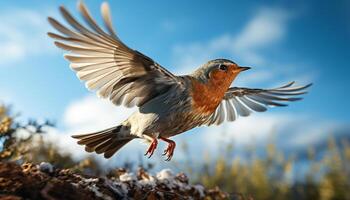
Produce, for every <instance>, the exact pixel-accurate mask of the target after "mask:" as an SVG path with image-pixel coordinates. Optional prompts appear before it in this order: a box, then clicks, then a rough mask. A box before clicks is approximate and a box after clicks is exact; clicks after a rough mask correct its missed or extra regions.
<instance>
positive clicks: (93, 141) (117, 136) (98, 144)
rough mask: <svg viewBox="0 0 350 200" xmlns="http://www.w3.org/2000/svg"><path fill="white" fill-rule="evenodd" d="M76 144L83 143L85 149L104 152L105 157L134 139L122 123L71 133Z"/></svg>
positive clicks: (98, 152) (108, 156) (99, 152)
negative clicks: (99, 129) (86, 131)
mask: <svg viewBox="0 0 350 200" xmlns="http://www.w3.org/2000/svg"><path fill="white" fill-rule="evenodd" d="M72 137H73V138H75V139H78V144H80V145H85V151H87V152H94V151H95V152H96V153H97V154H101V153H104V157H105V158H110V157H111V156H113V155H114V154H115V153H116V152H117V151H118V150H119V149H120V148H122V147H123V146H124V145H125V144H127V143H128V142H130V141H131V140H132V139H134V137H133V136H131V135H130V131H129V129H128V128H127V127H126V128H125V127H124V126H122V125H119V126H116V127H113V128H109V129H105V130H102V131H99V132H95V133H89V134H81V135H72Z"/></svg>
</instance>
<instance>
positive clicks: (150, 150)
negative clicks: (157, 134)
mask: <svg viewBox="0 0 350 200" xmlns="http://www.w3.org/2000/svg"><path fill="white" fill-rule="evenodd" d="M157 145H158V141H157V138H152V143H151V144H150V145H149V147H148V149H147V151H146V153H145V156H147V155H148V154H149V156H148V158H150V157H151V156H152V155H153V153H154V151H155V150H156V148H157Z"/></svg>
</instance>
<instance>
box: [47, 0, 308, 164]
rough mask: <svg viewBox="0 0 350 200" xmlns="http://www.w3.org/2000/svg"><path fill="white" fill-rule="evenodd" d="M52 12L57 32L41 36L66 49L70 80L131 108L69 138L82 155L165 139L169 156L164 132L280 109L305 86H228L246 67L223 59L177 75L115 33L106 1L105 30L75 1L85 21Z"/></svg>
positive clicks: (171, 133) (153, 147)
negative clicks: (101, 126) (103, 125)
mask: <svg viewBox="0 0 350 200" xmlns="http://www.w3.org/2000/svg"><path fill="white" fill-rule="evenodd" d="M59 10H60V13H61V15H62V16H63V18H64V19H65V21H66V22H67V25H63V24H62V23H60V22H59V21H57V20H56V19H54V18H52V17H48V21H49V23H50V24H51V26H52V27H53V28H55V29H56V30H57V31H58V32H59V33H53V32H48V36H49V37H51V38H52V39H53V40H54V44H55V45H56V46H57V47H58V48H61V49H63V50H66V51H68V52H69V53H68V54H66V55H65V56H64V57H65V59H67V60H68V61H69V62H70V68H71V69H72V70H73V71H74V72H76V75H77V77H78V78H79V79H80V80H81V81H82V82H84V83H85V86H86V88H87V89H88V90H90V91H94V92H96V94H97V96H98V97H100V98H104V99H109V100H110V102H111V103H113V104H114V105H117V106H120V105H123V106H126V107H134V106H136V107H137V108H138V109H137V110H136V111H135V112H134V113H132V114H131V115H130V116H129V117H128V118H127V119H126V120H124V121H122V122H121V123H119V124H118V125H116V126H113V127H111V128H107V129H105V130H101V131H98V132H93V133H88V134H78V135H72V137H73V138H75V139H77V143H78V144H79V145H84V146H85V150H86V151H87V152H96V153H97V154H103V155H104V157H105V158H110V157H112V156H113V155H114V154H115V153H116V152H117V151H118V150H119V149H121V148H122V147H123V146H124V145H126V144H127V143H129V142H130V141H132V140H134V139H136V138H140V139H143V140H144V141H146V142H147V143H149V147H148V148H147V150H146V153H145V156H148V158H150V157H151V156H152V155H153V154H154V152H155V150H156V148H157V145H158V140H161V141H163V142H166V143H167V147H166V149H165V150H164V153H163V156H166V157H165V160H167V161H170V160H171V159H172V157H173V155H174V150H175V147H176V143H175V142H174V141H173V140H171V139H170V138H171V137H173V136H175V135H178V134H181V133H184V132H186V131H188V130H190V129H193V128H196V127H198V126H205V125H206V126H211V125H220V124H222V123H223V122H226V121H227V122H232V121H235V120H236V119H237V118H238V117H239V116H242V117H247V116H249V115H250V114H251V113H253V112H264V111H266V110H267V109H268V108H269V107H283V106H287V102H292V101H297V100H301V99H302V98H301V97H300V95H303V94H305V93H307V90H306V89H307V88H309V87H310V86H311V85H312V84H307V85H302V86H295V82H294V81H293V82H289V83H288V84H285V85H283V86H280V87H276V88H272V89H257V88H244V87H231V85H232V83H233V81H234V80H235V78H236V77H237V76H238V75H239V74H240V73H241V72H244V71H246V70H249V69H250V67H245V66H240V65H238V64H236V63H235V62H233V61H232V60H229V59H214V60H210V61H208V62H207V63H205V64H203V65H201V66H200V67H199V68H198V69H197V70H195V71H194V72H193V73H191V74H188V75H182V76H177V75H175V74H173V73H171V72H170V71H168V70H167V69H166V68H164V67H162V66H161V65H160V64H158V63H157V62H155V61H154V60H153V59H151V58H150V57H148V56H146V55H144V54H143V53H141V52H139V51H137V50H134V49H131V48H130V47H129V46H127V45H126V44H125V43H124V42H123V41H122V40H121V39H120V38H119V37H118V35H117V33H116V31H115V30H114V28H113V25H112V18H111V14H110V7H109V5H108V3H106V2H103V3H102V4H101V15H102V18H103V22H104V25H105V26H104V28H102V27H101V26H99V25H98V24H97V22H96V21H95V20H94V18H93V17H92V15H91V14H90V12H89V10H88V8H87V6H86V5H85V4H84V3H83V2H82V1H79V2H78V10H79V11H80V13H81V15H82V18H83V19H84V21H85V24H82V23H80V22H79V21H77V20H76V19H75V18H74V17H73V15H71V14H70V12H69V11H68V10H67V9H66V8H65V7H64V6H60V8H59ZM68 25H69V26H68Z"/></svg>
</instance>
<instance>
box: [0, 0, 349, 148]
mask: <svg viewBox="0 0 350 200" xmlns="http://www.w3.org/2000/svg"><path fill="white" fill-rule="evenodd" d="M101 2H102V1H91V0H90V1H85V3H87V5H88V7H89V8H90V11H91V13H92V14H93V16H95V18H97V19H98V21H100V19H101V18H100V13H99V9H100V8H99V7H100V4H101ZM59 5H65V6H66V7H67V8H68V9H69V10H70V11H72V13H73V14H74V15H75V16H78V13H77V10H76V2H75V1H68V0H67V1H39V0H37V1H34V0H33V1H22V2H20V1H16V2H14V1H12V2H11V1H1V2H0V24H1V26H0V55H1V56H0V77H1V78H0V100H2V101H3V102H5V103H7V104H13V105H14V109H15V111H20V112H21V113H22V115H21V119H22V120H25V119H27V118H29V117H31V118H39V119H51V120H54V121H56V122H57V128H58V130H59V131H58V132H69V133H71V132H75V131H77V130H95V129H98V128H105V127H107V126H111V125H113V124H118V123H119V122H120V121H121V120H122V119H123V118H125V117H126V113H130V112H131V111H129V110H126V109H124V108H117V107H113V106H111V105H109V103H108V102H105V101H100V100H98V99H97V98H95V97H94V95H93V93H92V92H88V91H87V90H86V89H85V88H84V86H83V84H81V83H80V82H79V80H78V79H77V78H76V77H75V74H74V73H73V72H72V71H71V70H70V69H69V67H68V62H67V61H65V60H64V59H63V56H62V54H63V53H64V52H63V51H61V50H59V49H57V48H56V47H55V46H54V45H53V44H52V41H51V40H50V39H49V38H48V37H47V36H46V32H47V31H52V29H51V28H50V27H49V25H48V23H47V21H46V17H47V16H53V17H55V18H58V19H61V18H60V16H59V12H58V6H59ZM110 6H111V10H112V15H113V22H114V26H115V27H116V30H117V32H118V34H119V35H120V38H121V39H122V40H124V41H125V43H126V44H128V45H129V46H130V47H132V48H134V49H137V50H139V51H141V52H143V53H144V54H146V55H148V56H149V57H151V58H153V59H154V60H156V61H157V62H158V63H160V64H162V65H163V66H165V67H167V68H168V69H170V71H172V72H174V73H187V72H191V71H192V70H194V69H195V68H196V67H197V66H198V65H200V64H202V63H205V62H206V61H207V60H209V59H214V58H218V57H225V58H228V59H231V60H234V61H235V62H237V63H238V64H241V65H243V66H252V68H253V69H252V70H250V71H248V72H245V73H244V74H243V73H242V74H241V76H240V77H239V78H238V79H237V81H236V82H235V83H234V85H236V86H251V87H271V86H277V85H279V84H283V83H286V82H288V81H292V80H295V81H297V82H299V83H300V84H305V83H309V82H313V83H314V85H313V86H312V88H310V93H309V94H307V95H305V99H304V100H303V101H300V102H297V103H293V104H292V105H291V106H289V107H287V108H273V109H271V110H269V111H268V112H267V113H262V114H260V113H259V114H254V116H252V117H250V118H247V119H239V120H238V121H237V122H234V123H232V124H225V125H223V126H221V127H214V128H200V129H197V130H194V131H191V132H190V133H191V134H189V133H188V134H184V135H183V136H178V137H176V139H177V140H178V141H182V140H187V141H190V142H189V143H190V144H192V143H193V144H192V146H193V148H194V149H195V148H196V147H197V146H198V144H197V143H196V142H195V141H197V140H198V141H208V140H209V139H208V138H210V139H213V141H215V140H217V141H219V140H220V139H222V138H223V136H225V134H223V135H221V136H220V135H219V134H220V133H216V134H215V135H213V134H211V133H209V132H210V131H212V132H213V131H216V132H228V134H229V135H230V138H231V136H232V139H233V140H235V141H238V142H239V143H240V142H242V143H249V141H251V138H254V139H255V140H257V141H260V139H261V140H262V141H267V138H268V136H267V133H257V132H258V131H257V130H259V132H264V131H265V132H271V131H272V130H275V129H278V130H279V131H277V132H288V131H285V130H289V131H290V132H293V133H290V135H289V136H288V137H290V140H291V141H288V142H286V141H283V140H281V141H280V144H281V145H287V146H288V145H290V146H291V147H296V146H298V145H299V146H304V147H305V146H307V145H308V144H310V143H312V144H316V143H315V141H319V138H325V137H326V136H327V135H329V134H331V133H330V131H331V130H338V129H342V130H343V129H344V127H348V126H347V124H348V123H349V122H350V115H349V111H350V109H349V107H348V106H347V104H348V102H349V101H350V95H349V92H348V90H349V89H348V87H349V86H350V79H349V77H348V76H349V74H350V68H349V61H350V20H349V19H350V12H349V11H350V2H349V1H336V2H331V1H308V2H305V1H293V2H291V1H281V2H279V3H276V1H265V2H264V4H262V3H261V2H260V1H249V2H248V1H216V2H213V1H206V2H203V1H199V0H198V1H191V2H190V1H185V0H183V1H176V2H175V1H174V2H171V3H169V2H168V3H167V2H165V1H151V2H150V1H142V2H139V1H138V2H137V3H136V2H132V1H113V2H110ZM79 17H80V16H79ZM252 123H256V124H257V126H258V125H261V126H262V128H261V129H257V130H251V129H249V126H250V124H252ZM295 124H298V125H296V126H299V125H300V126H301V127H295V126H294V125H295ZM291 126H292V127H291ZM276 127H277V128H276ZM302 127H303V128H302ZM347 130H348V129H347ZM202 132H204V133H202ZM304 132H305V133H304ZM192 133H193V134H192ZM347 134H349V133H347ZM212 137H215V138H212ZM225 137H226V136H225ZM281 137H282V136H281ZM283 137H284V136H283ZM288 137H287V138H288ZM298 137H300V138H299V139H298ZM257 141H255V142H257ZM208 145H210V144H208ZM131 146H135V145H131ZM131 148H132V147H130V148H129V150H130V149H131ZM141 149H145V147H144V146H143V147H142V148H141ZM196 149H197V148H196ZM122 152H125V153H126V152H128V150H125V151H122Z"/></svg>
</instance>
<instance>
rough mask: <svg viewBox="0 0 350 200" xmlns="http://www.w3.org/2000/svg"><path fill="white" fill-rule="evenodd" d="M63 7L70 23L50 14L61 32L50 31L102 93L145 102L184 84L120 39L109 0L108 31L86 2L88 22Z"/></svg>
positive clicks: (135, 102)
mask: <svg viewBox="0 0 350 200" xmlns="http://www.w3.org/2000/svg"><path fill="white" fill-rule="evenodd" d="M59 10H60V13H61V15H62V16H63V18H64V19H65V21H66V22H67V23H68V24H69V25H70V26H65V25H63V24H62V23H60V22H58V21H57V20H55V19H53V18H51V17H49V18H48V21H49V23H50V24H51V25H52V26H53V27H54V28H55V29H56V30H57V31H58V32H59V33H60V34H56V33H48V35H49V36H50V37H51V38H53V39H54V40H55V45H56V46H57V47H59V48H62V49H64V50H67V51H69V52H70V54H68V55H65V58H66V59H67V60H68V61H69V62H71V64H70V67H71V68H72V69H73V70H74V71H75V72H76V73H77V77H78V78H79V79H80V80H81V81H84V82H85V86H86V87H87V88H88V89H89V90H94V91H96V93H97V95H98V96H99V97H102V98H108V99H109V100H110V101H111V102H113V103H114V104H116V105H120V104H124V105H125V106H132V105H137V106H142V105H143V104H144V103H146V102H148V101H150V100H151V99H153V98H155V97H156V96H157V95H160V94H163V93H164V92H166V91H168V90H169V88H170V87H175V88H178V87H183V82H182V79H180V78H179V77H177V76H175V75H173V74H172V73H171V72H169V71H168V70H166V69H165V68H163V67H162V66H160V65H159V64H157V63H156V62H154V61H153V60H152V59H151V58H149V57H147V56H145V55H143V54H142V53H140V52H138V51H135V50H132V49H130V48H129V47H128V46H126V45H125V44H124V43H123V42H122V41H121V40H120V39H119V37H118V36H117V34H116V32H115V31H114V29H113V26H112V19H111V17H110V9H109V6H108V4H107V3H103V4H102V6H101V14H102V18H103V22H104V25H105V27H106V29H107V32H106V31H104V30H103V29H102V28H101V27H100V26H99V25H98V24H97V23H96V21H95V20H94V19H93V17H92V16H91V14H90V12H89V10H88V9H87V7H86V6H85V5H84V3H83V2H79V3H78V10H79V11H80V13H81V15H82V17H83V19H84V21H85V22H86V24H87V26H84V25H83V24H81V23H80V22H78V21H77V20H76V19H75V18H74V17H73V16H72V15H71V14H70V13H69V11H68V10H67V9H66V8H64V7H63V6H61V7H60V9H59Z"/></svg>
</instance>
